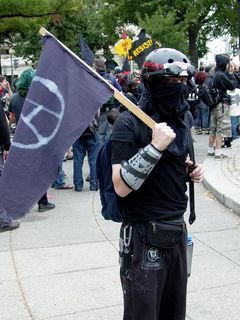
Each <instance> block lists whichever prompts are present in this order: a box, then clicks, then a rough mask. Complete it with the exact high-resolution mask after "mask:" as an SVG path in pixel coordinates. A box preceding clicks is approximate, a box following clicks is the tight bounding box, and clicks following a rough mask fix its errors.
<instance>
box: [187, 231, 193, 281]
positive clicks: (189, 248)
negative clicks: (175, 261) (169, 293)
mask: <svg viewBox="0 0 240 320" xmlns="http://www.w3.org/2000/svg"><path fill="white" fill-rule="evenodd" d="M192 255H193V237H192V235H191V234H189V235H188V237H187V275H188V277H190V275H191V269H192Z"/></svg>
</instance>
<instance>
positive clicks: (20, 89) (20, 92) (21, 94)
mask: <svg viewBox="0 0 240 320" xmlns="http://www.w3.org/2000/svg"><path fill="white" fill-rule="evenodd" d="M34 75H35V70H34V69H33V68H29V69H26V70H25V71H23V72H22V74H21V75H20V77H19V79H18V81H17V83H16V87H17V92H16V93H14V94H13V96H12V98H11V100H10V104H9V112H10V123H14V122H15V123H16V125H17V123H18V120H19V118H20V114H21V112H22V107H23V104H24V101H25V99H26V96H27V93H28V90H29V88H30V85H31V82H32V79H33V77H34ZM54 208H55V204H54V203H51V202H49V201H48V198H47V193H45V194H44V195H43V196H42V197H41V199H40V200H39V201H38V212H44V211H47V210H51V209H54Z"/></svg>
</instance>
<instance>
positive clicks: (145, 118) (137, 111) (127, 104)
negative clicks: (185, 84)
mask: <svg viewBox="0 0 240 320" xmlns="http://www.w3.org/2000/svg"><path fill="white" fill-rule="evenodd" d="M39 33H40V34H41V35H42V36H43V37H45V36H50V37H53V38H55V36H54V35H52V34H51V33H50V32H49V31H47V30H46V29H45V28H43V27H42V28H40V30H39ZM55 39H56V40H57V42H58V43H59V44H61V46H62V47H63V48H64V49H65V50H66V51H68V52H69V53H70V54H72V55H73V56H74V57H75V58H76V59H78V60H80V61H81V63H82V64H84V65H85V66H86V68H88V69H89V71H90V72H91V73H93V74H95V76H96V77H98V78H99V79H101V81H104V82H105V83H106V84H107V85H108V86H109V87H110V88H111V89H112V90H113V92H114V97H115V98H116V99H117V100H118V101H119V102H120V103H121V104H122V105H124V106H125V107H126V108H127V109H128V110H129V111H131V112H132V113H133V114H134V115H135V116H136V117H138V118H139V119H140V120H142V121H143V122H144V123H145V124H146V125H147V126H148V127H149V128H151V129H153V127H154V125H155V124H156V122H155V121H154V120H153V119H152V118H150V117H149V116H148V115H147V114H146V113H145V112H143V111H142V110H141V109H140V108H139V107H137V106H136V105H135V104H134V103H133V102H132V101H130V100H129V99H128V98H127V97H126V96H125V95H124V94H123V93H122V92H120V91H118V90H117V89H116V88H115V87H114V86H113V85H112V84H111V83H109V82H108V81H107V80H106V79H104V78H103V77H102V76H101V75H100V74H98V73H97V72H96V71H95V70H94V69H93V68H91V67H90V66H89V65H88V64H87V63H85V62H84V61H83V60H82V59H80V58H79V57H78V56H77V55H76V54H75V53H74V52H72V51H71V50H70V49H69V48H68V47H66V46H65V45H64V44H63V43H62V42H61V41H59V40H58V39H57V38H55Z"/></svg>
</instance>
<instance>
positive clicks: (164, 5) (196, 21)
mask: <svg viewBox="0 0 240 320" xmlns="http://www.w3.org/2000/svg"><path fill="white" fill-rule="evenodd" d="M107 2H108V3H109V8H111V14H112V15H114V17H115V21H114V23H113V25H114V27H117V26H121V25H123V24H127V23H134V24H136V25H139V26H140V27H142V28H146V30H147V32H148V33H150V34H151V35H152V36H153V37H154V38H156V39H157V40H159V41H160V42H161V43H162V44H163V45H164V46H167V47H175V48H177V49H180V50H183V51H185V52H186V53H187V54H189V56H190V57H191V60H192V61H193V62H194V63H195V64H197V62H198V57H202V56H203V55H204V54H205V53H206V52H207V50H208V49H207V47H206V44H207V41H208V40H210V39H212V38H214V37H218V36H221V35H223V34H225V33H229V34H231V35H236V34H237V32H238V31H237V1H236V0H225V1H222V0H216V1H212V0H188V1H185V0H160V1H157V0H146V1H144V2H141V3H139V2H138V1H131V0H118V1H117V2H115V1H114V0H109V1H107ZM130 8H131V9H130Z"/></svg>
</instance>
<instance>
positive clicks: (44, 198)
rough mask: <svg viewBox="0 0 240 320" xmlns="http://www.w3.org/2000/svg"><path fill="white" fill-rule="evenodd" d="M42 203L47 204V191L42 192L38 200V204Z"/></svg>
mask: <svg viewBox="0 0 240 320" xmlns="http://www.w3.org/2000/svg"><path fill="white" fill-rule="evenodd" d="M40 203H43V204H48V198H47V192H46V193H44V195H43V196H42V198H41V199H40V200H39V201H38V204H40Z"/></svg>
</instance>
